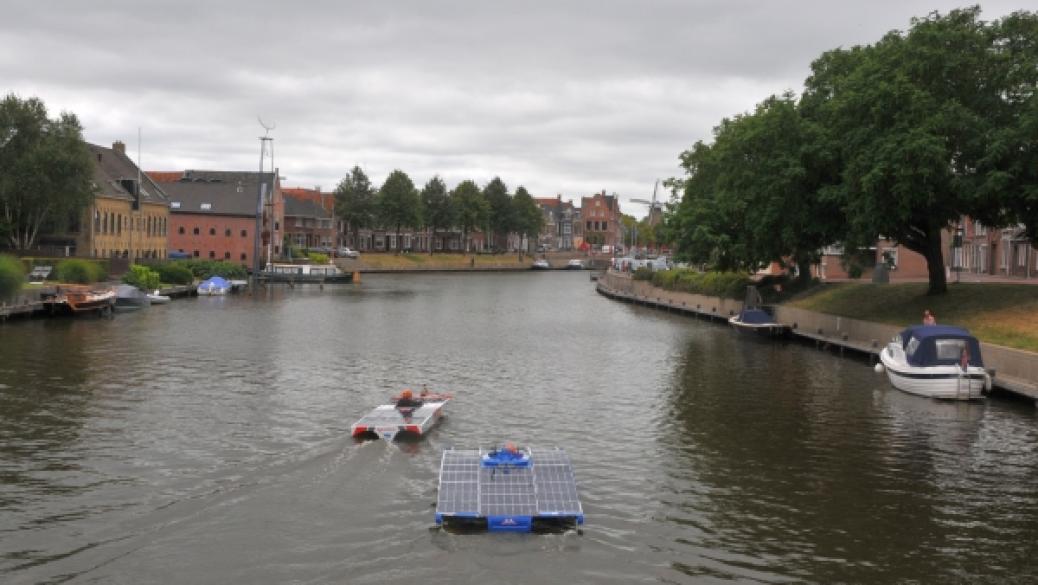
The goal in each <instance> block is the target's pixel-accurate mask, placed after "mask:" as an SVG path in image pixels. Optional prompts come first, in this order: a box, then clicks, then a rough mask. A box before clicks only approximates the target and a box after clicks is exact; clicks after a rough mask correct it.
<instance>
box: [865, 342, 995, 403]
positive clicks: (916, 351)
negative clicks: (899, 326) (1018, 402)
mask: <svg viewBox="0 0 1038 585" xmlns="http://www.w3.org/2000/svg"><path fill="white" fill-rule="evenodd" d="M879 359H880V363H879V364H876V371H877V372H882V371H883V370H886V372H887V377H888V378H889V379H890V384H891V385H892V386H894V387H895V388H897V389H898V390H902V391H904V392H908V393H910V394H917V395H919V396H929V397H931V398H941V399H945V400H975V399H979V398H981V397H982V396H983V393H984V392H986V391H988V390H990V389H991V376H990V375H989V374H988V372H987V370H985V369H984V361H983V359H982V358H981V355H980V343H979V342H978V341H977V338H976V337H973V336H972V335H970V333H969V331H966V330H965V329H962V328H960V327H949V326H946V325H914V326H912V327H909V328H907V329H905V330H904V331H902V332H901V333H899V334H898V335H896V336H894V339H893V340H892V341H891V342H890V343H889V344H888V345H887V347H886V348H885V349H884V350H883V351H882V352H880V354H879Z"/></svg>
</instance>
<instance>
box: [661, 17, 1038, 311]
mask: <svg viewBox="0 0 1038 585" xmlns="http://www.w3.org/2000/svg"><path fill="white" fill-rule="evenodd" d="M811 69H812V74H811V76H810V77H809V78H808V79H807V81H806V82H805V90H804V92H803V93H802V94H801V95H800V96H799V97H798V96H796V95H795V94H793V93H791V92H790V93H785V94H783V95H776V96H771V97H769V98H767V99H766V100H764V101H763V102H761V103H760V104H759V105H758V106H757V107H756V109H755V110H754V111H753V112H752V113H747V114H744V115H740V116H736V117H734V118H732V119H725V120H723V121H722V122H721V124H720V125H719V126H717V127H716V128H715V129H714V140H713V143H712V144H707V143H704V142H702V141H700V142H697V143H696V144H695V145H694V146H693V147H692V148H691V149H690V150H688V151H686V152H684V153H683V154H682V155H681V164H682V166H683V167H684V169H685V171H686V175H685V176H684V177H682V178H680V179H672V180H671V183H670V185H671V187H672V188H673V189H674V190H675V192H676V193H680V194H681V195H682V197H681V200H680V202H679V203H677V204H676V205H672V206H671V207H670V209H669V210H668V213H667V214H666V217H665V232H666V234H665V235H666V236H667V238H668V239H671V240H673V241H674V242H675V244H676V246H677V249H678V252H679V255H680V256H683V257H684V258H685V259H688V260H692V261H695V262H705V263H709V264H712V265H714V266H716V267H718V268H722V269H736V268H748V269H752V268H754V267H757V266H759V265H761V264H764V263H768V262H771V261H773V260H779V259H789V258H791V259H792V260H793V262H795V263H796V264H798V265H799V266H800V274H801V276H802V277H809V276H808V275H809V267H810V264H811V263H812V262H814V261H816V259H817V258H816V256H817V253H818V251H819V250H820V249H821V248H822V247H824V246H826V245H830V244H835V243H842V244H844V246H845V250H848V251H850V250H855V249H858V248H860V247H863V246H868V245H871V243H872V242H874V241H875V240H876V239H877V238H878V237H880V236H883V237H887V238H891V239H893V240H895V241H897V242H898V243H900V244H902V245H904V246H906V247H907V248H908V249H910V250H912V251H915V252H918V253H919V254H921V255H922V256H924V257H925V258H926V261H927V264H928V272H929V281H930V285H929V292H930V294H940V293H943V292H945V291H946V282H945V273H944V263H943V254H942V253H943V250H942V247H941V232H942V230H944V229H945V228H948V227H949V226H951V225H953V224H954V223H955V222H957V221H958V220H959V218H960V216H964V215H965V216H970V217H972V218H974V219H977V220H979V221H981V222H983V223H984V224H986V225H989V226H1006V225H1013V224H1017V223H1021V224H1023V225H1024V226H1025V227H1026V229H1027V233H1028V234H1029V236H1030V238H1031V240H1032V241H1033V242H1038V89H1036V88H1038V13H1033V12H1017V13H1014V14H1012V15H1009V16H1007V17H1005V18H1004V19H1002V20H998V21H991V22H985V21H982V20H981V19H980V9H979V7H973V8H968V9H963V10H955V11H952V12H950V13H949V14H947V15H940V14H938V13H932V14H930V15H929V16H927V17H926V18H920V19H913V21H912V26H911V29H910V30H909V31H907V32H900V31H892V32H890V33H888V34H887V35H886V36H884V37H883V38H882V39H881V40H880V41H879V42H877V43H875V44H873V45H868V46H858V47H853V48H850V49H836V50H833V51H829V52H827V53H825V54H823V55H822V56H821V57H819V58H818V59H817V60H815V61H814V63H812V66H811Z"/></svg>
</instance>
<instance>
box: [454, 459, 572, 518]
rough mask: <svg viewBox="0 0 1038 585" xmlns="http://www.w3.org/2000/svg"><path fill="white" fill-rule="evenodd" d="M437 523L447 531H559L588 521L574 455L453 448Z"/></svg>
mask: <svg viewBox="0 0 1038 585" xmlns="http://www.w3.org/2000/svg"><path fill="white" fill-rule="evenodd" d="M436 523H437V524H439V525H441V526H443V527H444V528H447V529H455V530H487V531H491V532H557V531H561V530H568V529H572V528H576V527H577V526H578V525H581V524H583V523H584V510H583V508H582V507H581V505H580V499H579V498H578V496H577V484H576V480H575V479H574V477H573V466H572V464H571V463H570V459H569V456H568V455H566V453H565V452H564V451H562V450H561V449H557V448H555V449H545V450H534V449H514V448H512V449H506V448H502V449H496V450H490V451H485V450H483V449H476V450H459V449H447V450H446V451H444V452H443V459H442V460H441V462H440V487H439V493H438V495H437V499H436Z"/></svg>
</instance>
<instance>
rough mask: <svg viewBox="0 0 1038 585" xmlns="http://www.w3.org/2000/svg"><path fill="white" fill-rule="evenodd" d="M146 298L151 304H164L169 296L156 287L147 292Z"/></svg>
mask: <svg viewBox="0 0 1038 585" xmlns="http://www.w3.org/2000/svg"><path fill="white" fill-rule="evenodd" d="M148 300H149V301H151V304H153V305H165V304H166V303H168V302H169V300H170V298H169V297H168V296H166V295H164V294H162V293H161V292H159V290H158V289H155V291H154V292H151V293H149V294H148Z"/></svg>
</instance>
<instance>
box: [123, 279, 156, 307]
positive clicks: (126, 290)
mask: <svg viewBox="0 0 1038 585" xmlns="http://www.w3.org/2000/svg"><path fill="white" fill-rule="evenodd" d="M149 306H151V299H150V298H148V295H147V294H145V293H144V292H142V291H141V289H139V288H137V287H135V286H131V285H129V284H120V285H119V286H117V287H115V309H116V310H117V311H136V310H137V309H144V308H147V307H149Z"/></svg>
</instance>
